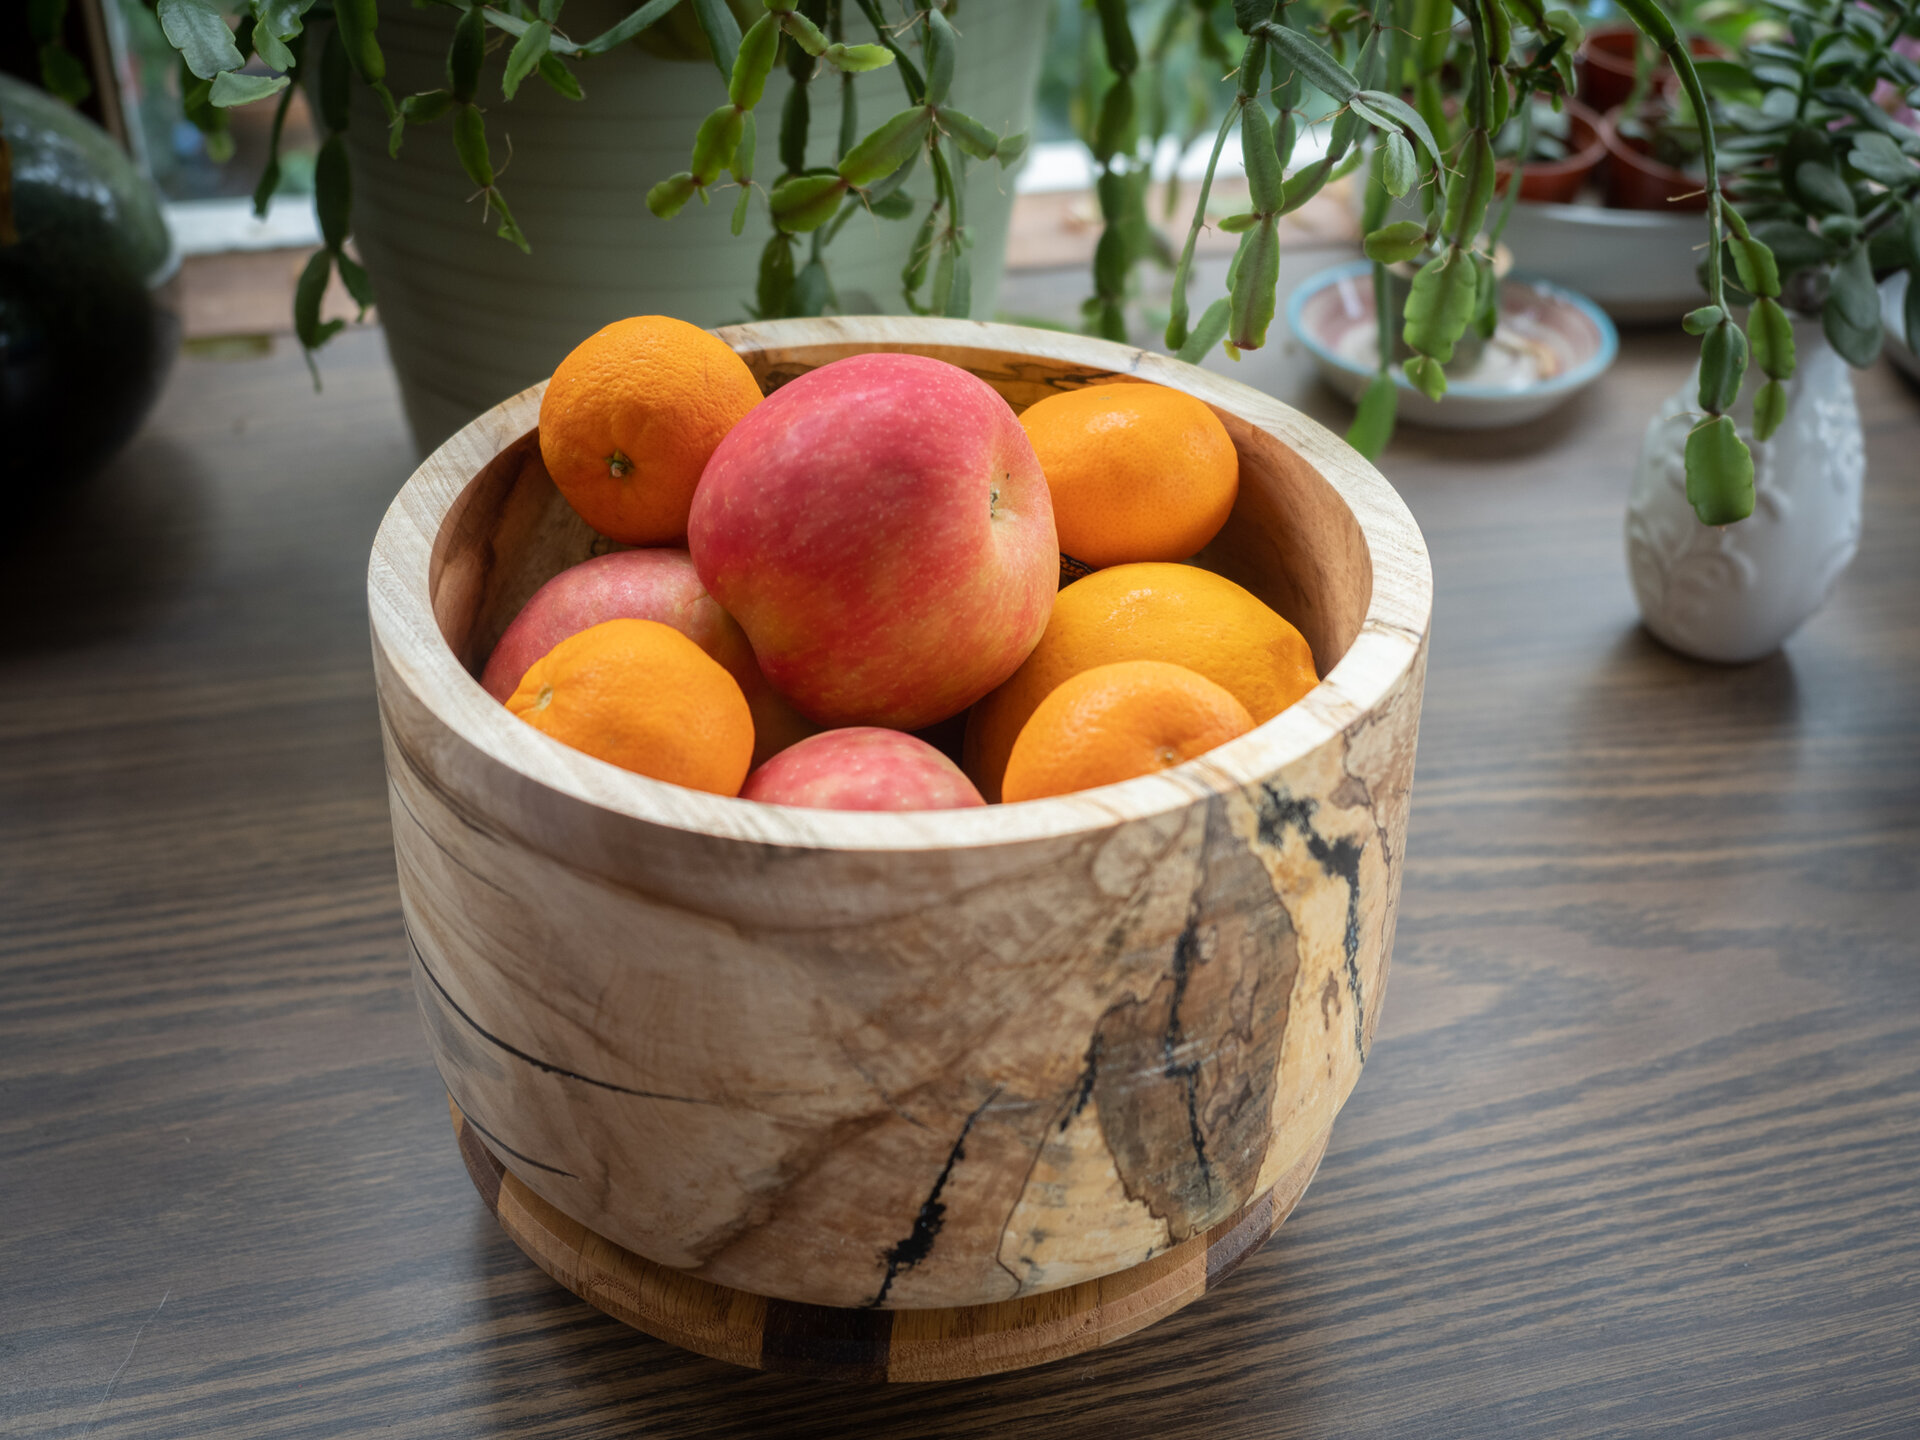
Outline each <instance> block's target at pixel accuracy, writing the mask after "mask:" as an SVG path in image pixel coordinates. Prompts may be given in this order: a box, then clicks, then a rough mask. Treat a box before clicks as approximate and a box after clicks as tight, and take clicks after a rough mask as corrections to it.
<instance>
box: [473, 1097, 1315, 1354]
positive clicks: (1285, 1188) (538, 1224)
mask: <svg viewBox="0 0 1920 1440" xmlns="http://www.w3.org/2000/svg"><path fill="white" fill-rule="evenodd" d="M447 1104H448V1108H449V1109H450V1110H451V1111H452V1113H453V1130H454V1135H455V1136H456V1138H457V1139H458V1141H459V1145H460V1158H461V1160H462V1161H463V1162H464V1163H465V1164H466V1167H467V1175H468V1178H470V1179H471V1180H472V1181H473V1188H474V1189H475V1190H477V1191H479V1192H480V1198H481V1199H482V1200H483V1201H485V1202H486V1206H487V1209H489V1210H491V1211H492V1212H493V1215H494V1218H495V1219H497V1220H498V1221H499V1222H500V1228H501V1229H502V1230H504V1231H506V1233H507V1234H508V1235H510V1236H512V1237H513V1242H514V1244H516V1245H518V1246H519V1247H520V1248H521V1249H522V1250H524V1251H525V1252H526V1254H527V1258H528V1259H530V1260H532V1261H533V1262H534V1263H535V1264H536V1265H538V1266H539V1267H540V1268H541V1269H542V1270H544V1271H546V1272H547V1274H549V1275H551V1276H552V1277H553V1278H554V1279H555V1280H557V1281H559V1282H560V1284H562V1285H564V1286H566V1287H567V1289H569V1290H571V1291H572V1292H573V1293H574V1294H576V1295H578V1296H579V1297H580V1298H581V1299H582V1300H585V1301H586V1302H587V1303H588V1304H590V1305H592V1306H594V1307H595V1308H597V1309H600V1310H604V1311H606V1312H607V1314H609V1315H611V1316H613V1317H614V1318H615V1319H617V1320H623V1321H625V1322H626V1323H627V1324H629V1325H632V1326H633V1327H635V1328H636V1329H638V1330H641V1331H644V1332H645V1333H646V1334H648V1335H652V1336H655V1337H657V1338H658V1339H661V1340H665V1341H667V1342H668V1343H669V1344H673V1345H678V1346H680V1347H681V1348H682V1349H685V1350H692V1351H694V1352H696V1353H697V1354H700V1355H708V1356H711V1357H712V1358H714V1359H716V1360H725V1361H728V1362H730V1363H732V1364H735V1365H744V1366H746V1367H748V1368H749V1369H754V1370H780V1371H787V1372H790V1373H793V1374H799V1375H811V1376H815V1377H817V1378H821V1379H825V1380H840V1381H862V1382H880V1381H896V1382H897V1381H927V1380H956V1379H963V1378H964V1379H971V1378H973V1377H974V1376H978V1375H994V1374H998V1373H1000V1372H1002V1371H1005V1370H1019V1369H1023V1368H1025V1367H1026V1366H1029V1365H1041V1364H1045V1363H1046V1362H1048V1361H1051V1360H1064V1359H1066V1358H1067V1357H1068V1356H1070V1355H1079V1354H1081V1353H1083V1352H1085V1351H1088V1350H1093V1349H1096V1348H1098V1347H1099V1346H1102V1345H1112V1344H1114V1343H1116V1342H1117V1341H1120V1340H1124V1339H1125V1338H1126V1337H1127V1336H1129V1335H1132V1334H1134V1333H1136V1332H1137V1331H1139V1330H1142V1329H1144V1328H1146V1327H1147V1326H1149V1325H1152V1324H1153V1323H1155V1322H1156V1321H1158V1320H1163V1319H1165V1318H1166V1317H1167V1316H1169V1315H1171V1314H1173V1313H1174V1312H1175V1311H1176V1310H1179V1309H1181V1308H1182V1307H1184V1306H1187V1305H1191V1304H1192V1303H1193V1302H1194V1301H1195V1300H1198V1299H1199V1298H1200V1297H1201V1296H1202V1295H1204V1294H1206V1293H1207V1292H1208V1291H1209V1290H1212V1289H1213V1288H1215V1287H1216V1286H1219V1285H1224V1284H1225V1283H1226V1282H1227V1280H1228V1279H1230V1278H1231V1277H1232V1275H1233V1273H1234V1271H1236V1270H1238V1269H1239V1268H1240V1266H1241V1265H1243V1264H1244V1263H1245V1262H1246V1261H1247V1259H1248V1257H1250V1256H1251V1255H1253V1254H1255V1253H1256V1252H1257V1251H1258V1250H1259V1249H1260V1247H1261V1246H1262V1245H1264V1244H1266V1243H1267V1240H1268V1239H1269V1237H1271V1236H1272V1234H1273V1232H1274V1231H1275V1230H1276V1229H1277V1228H1278V1227H1279V1226H1280V1224H1281V1223H1282V1222H1283V1221H1285V1220H1286V1218H1287V1216H1289V1215H1291V1214H1292V1213H1293V1207H1294V1206H1295V1205H1297V1204H1299V1203H1300V1197H1301V1196H1302V1195H1303V1194H1305V1193H1306V1189H1307V1186H1308V1184H1309V1183H1311V1181H1312V1180H1313V1172H1314V1171H1315V1170H1316V1169H1317V1168H1318V1167H1319V1164H1320V1157H1321V1156H1322V1155H1323V1154H1325V1153H1326V1149H1327V1135H1326V1133H1322V1134H1321V1135H1320V1137H1319V1138H1318V1139H1317V1140H1316V1141H1314V1143H1313V1144H1312V1145H1310V1146H1309V1147H1308V1149H1307V1152H1306V1154H1304V1155H1302V1156H1301V1157H1300V1159H1299V1160H1298V1161H1297V1162H1295V1164H1294V1165H1293V1167H1292V1168H1291V1169H1290V1170H1288V1171H1287V1172H1286V1174H1284V1175H1282V1176H1281V1177H1280V1179H1279V1181H1278V1182H1277V1183H1276V1184H1275V1185H1274V1187H1273V1188H1272V1189H1271V1190H1268V1191H1266V1192H1265V1193H1264V1194H1261V1195H1258V1196H1256V1197H1254V1199H1253V1200H1252V1201H1250V1202H1249V1203H1248V1204H1247V1206H1246V1207H1245V1208H1244V1209H1242V1210H1240V1211H1239V1212H1237V1213H1236V1214H1233V1215H1229V1216H1228V1217H1227V1218H1226V1219H1224V1220H1222V1221H1221V1222H1220V1223H1219V1224H1217V1225H1215V1226H1214V1227H1213V1228H1212V1229H1210V1230H1207V1231H1205V1232H1204V1233H1202V1234H1199V1235H1195V1236H1193V1237H1192V1238H1191V1239H1189V1240H1187V1241H1186V1242H1184V1243H1183V1244H1180V1245H1177V1246H1175V1247H1174V1248H1173V1249H1171V1250H1167V1251H1164V1252H1162V1253H1161V1254H1158V1255H1155V1256H1153V1257H1152V1258H1151V1259H1147V1260H1142V1261H1140V1262H1139V1263H1138V1264H1135V1265H1132V1266H1129V1267H1128V1268H1127V1269H1125V1270H1121V1271H1117V1272H1115V1273H1114V1274H1112V1275H1106V1276H1102V1277H1100V1278H1099V1279H1096V1280H1085V1281H1082V1282H1081V1283H1080V1284H1078V1285H1069V1286H1067V1287H1065V1288H1064V1289H1056V1290H1049V1291H1047V1292H1045V1293H1043V1294H1038V1295H1026V1296H1023V1297H1021V1298H1019V1299H1017V1300H999V1301H995V1302H993V1303H991V1304H986V1305H964V1306H959V1307H956V1308H952V1309H924V1308H923V1309H917V1310H878V1309H873V1308H870V1307H860V1308H856V1309H846V1308H841V1309H829V1308H827V1307H825V1306H820V1305H804V1304H796V1303H794V1302H791V1301H780V1300H769V1299H767V1298H766V1297H765V1296H763V1295H754V1294H750V1293H748V1292H746V1291H743V1290H729V1289H727V1288H725V1287H724V1286H720V1285H710V1284H708V1283H707V1282H706V1281H704V1280H697V1279H695V1278H693V1277H692V1276H690V1275H687V1274H685V1273H684V1272H682V1271H679V1270H669V1269H667V1267H666V1266H664V1265H656V1264H654V1263H653V1262H652V1261H651V1260H647V1259H645V1258H643V1257H642V1256H639V1255H636V1254H634V1253H633V1252H632V1251H631V1250H625V1249H622V1248H621V1247H620V1246H618V1245H615V1244H614V1243H613V1242H612V1241H610V1240H608V1239H606V1238H605V1237H604V1236H601V1235H596V1234H595V1233H594V1232H593V1231H591V1230H589V1229H587V1228H586V1227H585V1226H584V1225H582V1224H580V1223H579V1221H577V1220H572V1219H569V1218H568V1217H567V1216H565V1215H563V1214H561V1213H560V1211H558V1210H556V1209H554V1208H553V1206H551V1205H549V1204H548V1203H547V1202H546V1201H544V1200H542V1199H541V1198H540V1197H539V1196H538V1195H536V1194H535V1193H534V1192H533V1191H532V1190H530V1189H529V1188H528V1187H527V1186H526V1185H524V1184H522V1183H521V1181H520V1178H519V1177H518V1176H516V1175H515V1174H513V1172H512V1171H510V1170H508V1169H507V1167H506V1165H505V1164H503V1163H502V1161H501V1158H500V1157H499V1156H498V1155H496V1154H494V1153H493V1151H492V1149H491V1148H489V1146H488V1143H487V1141H486V1139H485V1138H484V1137H483V1136H482V1135H481V1134H480V1132H479V1131H478V1130H476V1129H475V1128H474V1126H473V1125H472V1123H471V1122H470V1121H469V1120H468V1119H467V1117H466V1116H465V1115H462V1114H461V1113H460V1107H459V1106H458V1105H457V1104H455V1103H454V1102H453V1101H451V1100H449V1101H448V1102H447Z"/></svg>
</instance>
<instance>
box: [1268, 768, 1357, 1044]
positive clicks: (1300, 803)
mask: <svg viewBox="0 0 1920 1440" xmlns="http://www.w3.org/2000/svg"><path fill="white" fill-rule="evenodd" d="M1260 790H1261V801H1260V843H1261V844H1263V845H1278V844H1279V843H1280V841H1281V839H1282V836H1281V831H1282V830H1284V829H1285V828H1286V827H1287V826H1288V825H1293V826H1295V827H1297V828H1298V829H1299V831H1300V834H1301V836H1302V838H1304V839H1305V840H1306V842H1307V853H1308V854H1309V855H1311V856H1313V858H1314V859H1315V860H1317V861H1318V862H1319V863H1320V868H1321V869H1322V870H1323V871H1325V872H1326V873H1327V874H1328V875H1329V876H1331V877H1332V878H1334V879H1336V880H1344V881H1346V882H1347V933H1346V934H1345V936H1344V937H1342V940H1341V951H1342V953H1343V955H1344V956H1345V958H1346V962H1347V993H1348V994H1350V995H1352V996H1353V1048H1354V1049H1355V1050H1356V1051H1357V1052H1358V1053H1359V1056H1360V1058H1361V1059H1362V1060H1365V1059H1366V1058H1367V1038H1366V1000H1365V997H1363V996H1362V995H1361V993H1360V857H1361V855H1363V854H1364V853H1365V850H1366V847H1365V846H1362V845H1356V844H1354V843H1353V841H1351V840H1349V839H1347V838H1346V837H1345V836H1342V837H1341V838H1340V839H1338V840H1333V841H1329V840H1328V839H1327V838H1326V837H1325V836H1323V835H1321V834H1320V833H1319V832H1318V831H1317V830H1315V829H1314V828H1313V811H1314V807H1315V805H1316V804H1317V803H1318V802H1317V801H1314V800H1295V799H1293V798H1292V797H1291V796H1283V795H1281V794H1280V792H1279V791H1277V790H1275V789H1274V788H1273V786H1271V785H1262V786H1261V787H1260Z"/></svg>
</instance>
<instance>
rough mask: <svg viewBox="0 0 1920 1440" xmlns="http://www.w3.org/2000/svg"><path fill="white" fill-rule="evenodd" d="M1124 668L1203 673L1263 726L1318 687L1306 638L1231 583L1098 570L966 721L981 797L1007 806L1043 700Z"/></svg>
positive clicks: (1206, 573) (1166, 571) (969, 767)
mask: <svg viewBox="0 0 1920 1440" xmlns="http://www.w3.org/2000/svg"><path fill="white" fill-rule="evenodd" d="M1117 660H1164V661H1166V662H1168V663H1169V664H1173V665H1184V666H1186V667H1187V668H1188V669H1190V670H1196V671H1198V672H1199V673H1200V674H1201V675H1204V676H1205V677H1206V678H1207V679H1209V680H1211V681H1213V683H1214V684H1216V685H1218V686H1220V687H1221V688H1222V689H1224V690H1226V691H1227V693H1228V694H1230V695H1232V696H1233V697H1234V698H1235V699H1237V700H1238V701H1239V702H1240V703H1241V704H1242V705H1244V706H1246V707H1247V713H1248V714H1250V715H1251V716H1253V720H1254V723H1255V724H1256V725H1258V724H1262V723H1264V722H1265V721H1267V720H1271V719H1272V718H1273V717H1274V716H1275V715H1278V714H1279V713H1280V712H1281V711H1282V710H1284V709H1286V708H1287V706H1289V705H1291V704H1293V702H1294V701H1296V700H1298V699H1299V698H1300V697H1301V696H1302V695H1305V694H1306V693H1307V691H1309V690H1311V689H1312V688H1313V687H1314V686H1315V685H1316V684H1317V683H1318V676H1317V675H1316V674H1315V672H1314V665H1313V651H1312V650H1311V649H1310V648H1309V647H1308V645H1307V642H1306V639H1305V637H1303V636H1302V635H1301V634H1300V632H1299V631H1298V630H1296V629H1294V628H1293V626H1292V625H1290V624H1288V623H1287V622H1286V620H1284V619H1283V618H1281V616H1279V615H1278V614H1276V613H1275V612H1274V611H1273V610H1271V609H1269V608H1268V607H1267V606H1266V605H1265V604H1264V603H1262V601H1261V600H1260V599H1259V598H1258V597H1257V596H1255V595H1253V594H1251V593H1250V592H1248V591H1246V590H1243V589H1241V587H1240V586H1238V585H1236V584H1234V583H1233V582H1232V581H1231V580H1228V579H1226V578H1225V577H1223V576H1220V575H1215V574H1214V573H1213V572H1212V571H1210V570H1201V569H1199V568H1198V567H1196V566H1192V565H1168V564H1160V563H1149V564H1140V565H1116V566H1113V567H1112V568H1111V569H1107V570H1097V571H1095V572H1094V573H1093V574H1091V575H1089V576H1087V577H1086V578H1085V579H1084V580H1076V581H1075V582H1074V583H1073V584H1071V585H1069V586H1067V588H1066V589H1064V590H1062V591H1061V592H1060V594H1059V595H1058V597H1056V598H1055V600H1054V602H1053V615H1052V617H1051V618H1050V619H1049V620H1048V621H1047V629H1046V633H1045V634H1044V635H1042V636H1041V637H1040V643H1039V645H1038V646H1036V647H1035V648H1034V651H1033V653H1032V654H1031V655H1029V656H1028V657H1027V659H1026V662H1025V663H1024V664H1023V665H1021V667H1020V668H1019V669H1018V670H1016V671H1014V673H1013V675H1012V677H1011V678H1010V679H1009V680H1007V682H1006V683H1005V684H1003V685H1001V686H1000V688H999V689H997V690H995V691H994V692H993V693H992V694H990V695H988V696H987V698H986V699H984V700H982V701H981V702H980V703H979V704H977V705H975V706H974V707H973V712H972V714H971V715H969V716H968V717H967V739H966V751H965V759H966V767H965V768H966V771H967V774H968V775H970V776H972V777H973V781H974V783H975V784H976V785H978V786H979V787H980V792H981V793H982V794H983V795H985V796H986V797H987V798H988V799H989V800H994V799H997V798H999V796H1000V781H1001V777H1002V776H1003V775H1004V774H1005V773H1006V769H1007V758H1008V756H1009V755H1011V754H1012V752H1013V743H1014V740H1015V738H1016V737H1017V736H1018V735H1019V734H1020V731H1021V729H1022V727H1024V726H1025V725H1026V723H1027V720H1028V718H1029V717H1030V716H1031V715H1032V714H1033V712H1034V710H1035V709H1036V708H1038V706H1039V704H1040V702H1041V701H1042V700H1044V699H1046V698H1047V696H1048V695H1050V694H1052V693H1053V691H1054V690H1055V689H1056V688H1057V687H1058V686H1059V685H1060V684H1061V683H1062V682H1063V681H1065V680H1068V679H1070V678H1072V677H1073V676H1075V675H1078V674H1079V673H1080V672H1081V671H1083V670H1091V669H1092V668H1093V667H1094V666H1096V665H1109V664H1112V663H1113V662H1115V661H1117Z"/></svg>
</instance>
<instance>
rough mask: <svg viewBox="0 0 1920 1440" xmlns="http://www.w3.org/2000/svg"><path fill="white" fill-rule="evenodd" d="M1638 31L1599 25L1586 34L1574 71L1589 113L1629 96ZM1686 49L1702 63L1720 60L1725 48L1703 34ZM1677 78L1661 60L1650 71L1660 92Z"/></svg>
mask: <svg viewBox="0 0 1920 1440" xmlns="http://www.w3.org/2000/svg"><path fill="white" fill-rule="evenodd" d="M1639 33H1640V32H1639V31H1638V30H1636V29H1634V27H1633V26H1631V25H1602V26H1599V27H1598V28H1596V29H1593V30H1589V31H1588V32H1587V38H1586V39H1585V40H1584V41H1582V42H1581V45H1580V51H1579V54H1578V55H1576V56H1575V57H1574V69H1575V71H1576V73H1577V75H1578V78H1579V82H1580V99H1581V101H1582V102H1583V103H1584V104H1585V105H1586V106H1587V107H1588V108H1589V109H1591V110H1593V111H1595V112H1596V113H1598V114H1602V115H1604V114H1605V113H1606V112H1607V111H1609V110H1611V109H1613V107H1614V106H1616V105H1624V104H1625V103H1626V100H1627V96H1628V95H1630V94H1631V93H1633V45H1634V37H1635V36H1636V35H1638V34H1639ZM1687 49H1688V50H1690V51H1692V52H1693V54H1695V55H1697V56H1699V57H1700V58H1701V59H1703V60H1724V59H1726V58H1727V48H1726V46H1724V45H1721V44H1720V43H1719V42H1717V41H1714V40H1709V39H1707V38H1706V36H1704V35H1695V36H1693V37H1692V38H1691V39H1689V40H1688V41H1687ZM1679 80H1680V77H1679V76H1678V75H1675V74H1674V73H1673V67H1672V66H1671V65H1669V64H1668V63H1667V62H1666V60H1664V59H1662V60H1661V61H1660V62H1659V64H1658V65H1657V66H1655V68H1654V72H1653V83H1654V85H1655V86H1656V87H1657V88H1659V89H1661V90H1668V89H1671V88H1672V87H1673V86H1674V85H1677V84H1678V83H1679Z"/></svg>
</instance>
